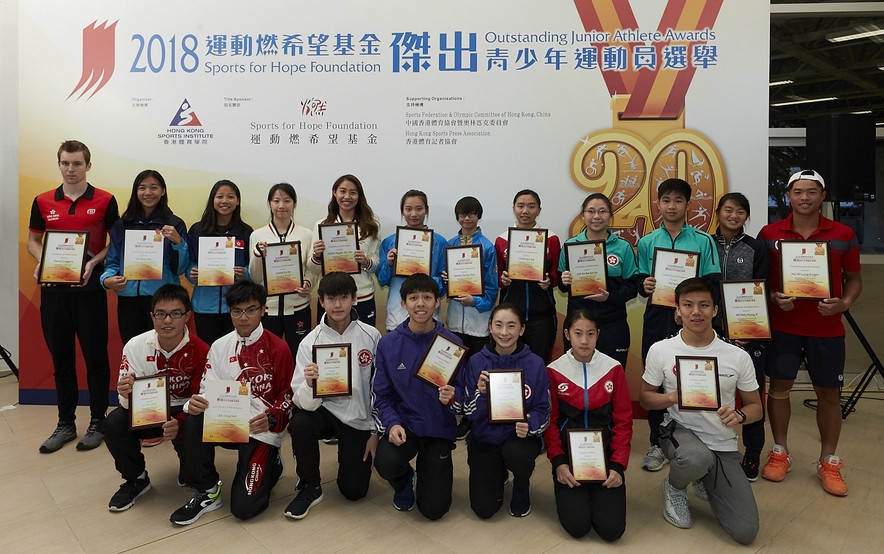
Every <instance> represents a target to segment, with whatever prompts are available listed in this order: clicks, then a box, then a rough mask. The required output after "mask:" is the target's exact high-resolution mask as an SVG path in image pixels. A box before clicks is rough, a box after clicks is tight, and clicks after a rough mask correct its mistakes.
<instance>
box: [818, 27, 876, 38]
mask: <svg viewBox="0 0 884 554" xmlns="http://www.w3.org/2000/svg"><path fill="white" fill-rule="evenodd" d="M878 35H884V29H882V28H880V27H878V26H877V25H857V26H855V27H854V28H853V31H849V32H846V33H833V34H830V35H826V40H828V41H829V42H846V41H848V40H857V39H861V38H870V37H876V36H878Z"/></svg>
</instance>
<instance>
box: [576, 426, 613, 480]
mask: <svg viewBox="0 0 884 554" xmlns="http://www.w3.org/2000/svg"><path fill="white" fill-rule="evenodd" d="M568 458H569V461H570V464H571V475H573V476H574V479H576V480H577V481H579V482H581V483H601V482H603V481H605V480H606V479H607V478H608V453H607V452H606V450H605V435H604V430H603V429H568Z"/></svg>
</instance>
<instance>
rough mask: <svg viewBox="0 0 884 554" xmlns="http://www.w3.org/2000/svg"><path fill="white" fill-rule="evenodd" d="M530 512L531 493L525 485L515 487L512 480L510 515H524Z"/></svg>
mask: <svg viewBox="0 0 884 554" xmlns="http://www.w3.org/2000/svg"><path fill="white" fill-rule="evenodd" d="M530 513H531V494H530V489H529V488H528V487H527V486H526V487H517V486H516V484H515V482H513V498H512V499H511V500H510V515H511V516H513V517H525V516H526V515H528V514H530Z"/></svg>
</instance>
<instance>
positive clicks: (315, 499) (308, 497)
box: [285, 485, 323, 519]
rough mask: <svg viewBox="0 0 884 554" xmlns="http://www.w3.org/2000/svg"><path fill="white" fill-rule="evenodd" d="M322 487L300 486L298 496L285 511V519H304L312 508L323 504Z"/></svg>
mask: <svg viewBox="0 0 884 554" xmlns="http://www.w3.org/2000/svg"><path fill="white" fill-rule="evenodd" d="M322 499H323V496H322V487H319V486H314V485H298V494H296V495H295V498H294V500H292V501H291V502H289V505H288V507H287V508H286V509H285V517H288V518H291V519H304V518H305V517H306V516H307V512H309V511H310V508H312V507H313V506H316V505H317V504H319V503H320V502H322Z"/></svg>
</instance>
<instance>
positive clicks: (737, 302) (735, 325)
mask: <svg viewBox="0 0 884 554" xmlns="http://www.w3.org/2000/svg"><path fill="white" fill-rule="evenodd" d="M721 307H722V309H723V310H724V313H723V315H722V320H723V322H724V329H725V333H726V335H727V338H729V339H733V340H771V339H772V338H773V334H772V332H771V326H770V312H768V308H767V281H765V280H764V279H762V280H760V281H722V282H721Z"/></svg>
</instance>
